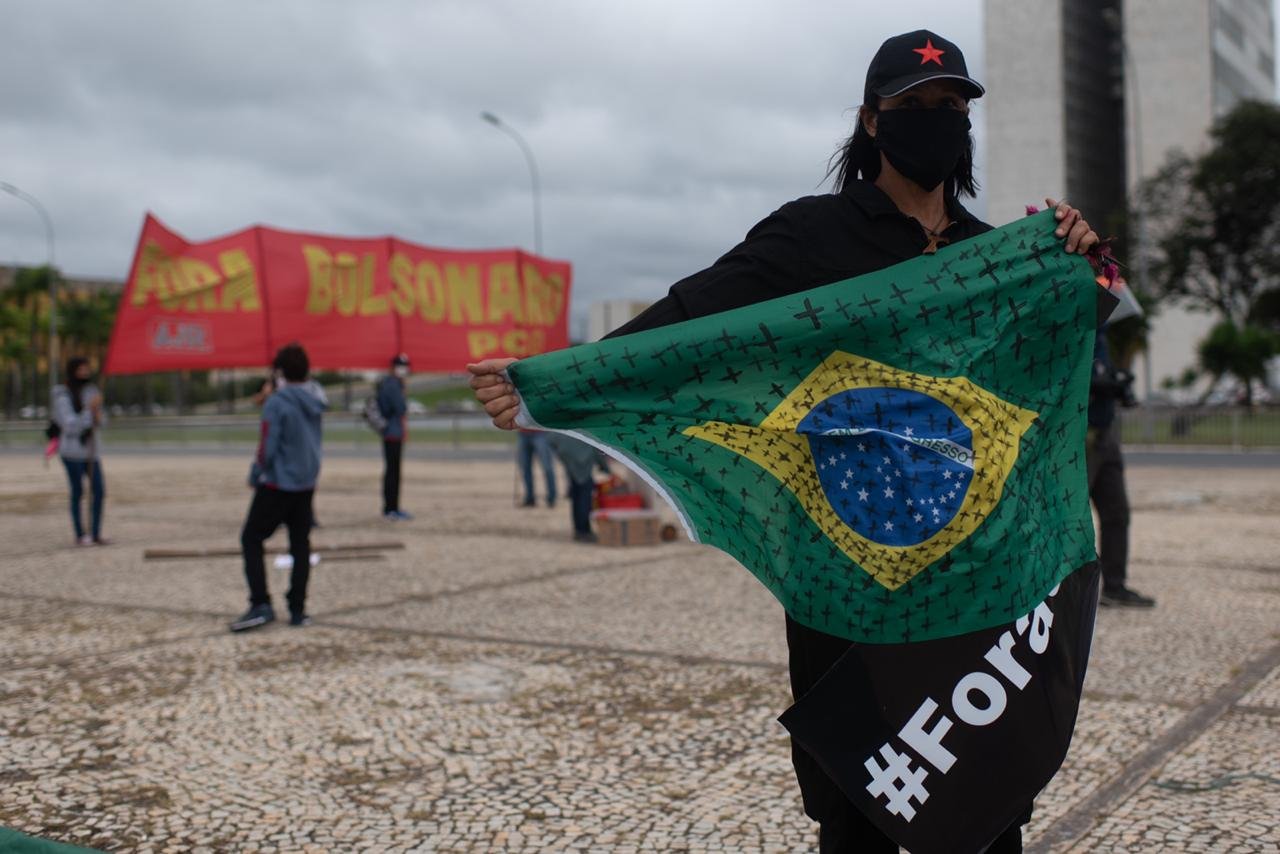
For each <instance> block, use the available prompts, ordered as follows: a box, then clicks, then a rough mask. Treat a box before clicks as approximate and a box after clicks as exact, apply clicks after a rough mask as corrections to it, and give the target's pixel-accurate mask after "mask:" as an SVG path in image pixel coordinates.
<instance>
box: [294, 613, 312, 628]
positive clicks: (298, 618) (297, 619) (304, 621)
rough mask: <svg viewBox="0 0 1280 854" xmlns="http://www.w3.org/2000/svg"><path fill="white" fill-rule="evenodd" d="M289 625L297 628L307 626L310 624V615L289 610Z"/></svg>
mask: <svg viewBox="0 0 1280 854" xmlns="http://www.w3.org/2000/svg"><path fill="white" fill-rule="evenodd" d="M289 625H291V626H293V627H294V628H297V629H301V628H303V627H305V626H309V625H311V615H310V614H304V613H302V612H301V611H290V612H289Z"/></svg>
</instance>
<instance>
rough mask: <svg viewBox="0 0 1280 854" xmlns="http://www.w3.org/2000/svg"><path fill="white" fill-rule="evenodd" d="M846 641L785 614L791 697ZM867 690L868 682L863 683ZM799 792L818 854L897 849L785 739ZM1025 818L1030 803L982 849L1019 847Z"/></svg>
mask: <svg viewBox="0 0 1280 854" xmlns="http://www.w3.org/2000/svg"><path fill="white" fill-rule="evenodd" d="M850 646H852V643H851V642H850V641H847V640H845V639H844V638H838V637H836V636H834V635H829V634H826V633H824V632H820V631H817V630H816V629H811V628H809V627H807V626H802V625H801V624H799V623H797V622H796V621H795V620H792V619H791V618H790V617H787V651H788V663H789V665H790V670H791V696H792V697H794V698H795V699H797V700H799V699H800V698H801V697H803V696H804V695H805V694H806V693H808V691H809V689H810V688H812V687H813V685H814V684H815V683H816V682H817V681H818V680H819V679H821V678H822V676H823V674H825V673H826V672H827V671H828V670H830V669H831V666H832V665H834V664H835V663H836V661H837V660H838V659H839V658H840V656H842V655H844V653H845V651H846V650H848V649H849V647H850ZM868 690H870V687H869V686H868ZM791 764H792V765H793V766H794V767H795V771H796V782H798V783H799V784H800V797H801V799H802V800H803V801H804V811H805V814H806V815H808V816H809V818H811V819H813V820H814V821H816V822H818V850H819V851H820V852H821V854H881V852H883V854H897V852H898V844H897V843H896V842H894V841H893V840H892V839H890V838H889V837H888V836H885V835H884V833H882V832H881V831H880V828H878V827H876V826H875V825H874V824H872V823H871V820H870V819H869V818H867V817H866V816H865V815H864V814H863V812H862V810H860V809H858V808H857V807H856V806H854V804H853V803H852V802H851V801H850V800H849V799H848V798H846V797H845V796H844V792H842V791H840V787H839V786H837V785H836V783H835V781H834V780H832V779H831V778H830V777H828V776H827V772H825V771H823V770H822V767H821V766H820V765H818V763H817V762H816V761H815V760H814V758H813V757H812V756H810V755H809V753H808V751H806V750H805V749H804V748H803V747H801V746H800V745H799V744H797V743H796V742H794V741H792V742H791ZM1030 820H1031V806H1030V804H1028V805H1027V810H1026V812H1025V813H1024V814H1023V815H1022V816H1021V817H1019V818H1018V820H1017V821H1015V822H1014V823H1013V824H1012V825H1010V826H1009V828H1008V829H1006V830H1005V832H1004V833H1002V834H1001V835H1000V836H999V837H998V838H997V839H996V840H995V841H994V842H992V843H991V845H990V846H989V847H988V848H987V852H988V854H1009V852H1018V851H1021V850H1022V827H1021V826H1022V825H1024V824H1026V823H1027V822H1028V821H1030Z"/></svg>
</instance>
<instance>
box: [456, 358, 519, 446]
mask: <svg viewBox="0 0 1280 854" xmlns="http://www.w3.org/2000/svg"><path fill="white" fill-rule="evenodd" d="M515 361H517V360H516V359H485V360H484V361H481V362H476V363H475V364H474V365H467V370H468V371H470V372H471V388H472V390H473V391H474V392H475V393H476V400H478V401H480V403H481V405H482V406H484V411H485V412H486V413H488V415H489V417H490V418H492V419H493V426H494V427H498V428H501V429H503V430H514V429H515V427H516V414H517V413H519V412H520V395H518V394H516V389H515V386H513V385H512V384H511V383H509V382H507V380H506V378H505V377H503V376H502V372H503V371H505V370H506V369H507V367H508V366H509V365H511V364H512V363H513V362H515Z"/></svg>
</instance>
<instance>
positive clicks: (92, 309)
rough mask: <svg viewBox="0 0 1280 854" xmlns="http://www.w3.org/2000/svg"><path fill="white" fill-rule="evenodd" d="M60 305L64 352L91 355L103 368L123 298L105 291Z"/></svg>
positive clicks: (92, 293)
mask: <svg viewBox="0 0 1280 854" xmlns="http://www.w3.org/2000/svg"><path fill="white" fill-rule="evenodd" d="M59 302H60V303H61V304H60V305H59V306H58V333H59V335H60V337H61V340H62V342H63V350H64V351H65V352H66V353H67V354H68V355H73V354H75V355H83V356H88V357H89V358H90V359H91V360H92V361H93V362H94V363H95V364H97V365H98V366H99V367H101V365H102V362H103V360H104V358H105V357H106V350H107V343H108V342H109V341H110V340H111V330H112V327H113V326H114V325H115V318H116V307H117V306H118V305H119V303H120V295H119V294H118V293H112V292H110V291H105V290H103V291H91V292H89V293H87V294H83V295H81V296H79V297H78V298H74V299H69V300H66V301H61V300H60V301H59Z"/></svg>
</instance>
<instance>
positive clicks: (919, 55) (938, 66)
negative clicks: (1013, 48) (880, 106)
mask: <svg viewBox="0 0 1280 854" xmlns="http://www.w3.org/2000/svg"><path fill="white" fill-rule="evenodd" d="M926 80H957V81H959V83H960V86H961V88H962V89H963V90H964V94H965V97H966V98H981V97H982V95H983V93H984V92H986V91H987V90H985V89H983V88H982V84H981V83H979V82H978V81H977V80H974V79H973V78H972V77H970V76H969V69H968V68H966V67H965V64H964V54H963V53H961V52H960V48H958V47H956V46H955V44H953V43H952V42H949V41H947V40H946V39H944V38H943V37H942V36H940V35H938V34H937V33H933V32H930V31H929V30H916V31H915V32H913V33H903V34H902V35H900V36H894V37H893V38H891V39H888V40H886V41H885V43H884V44H882V45H880V49H879V50H878V51H876V55H875V56H874V57H873V58H872V59H871V65H870V66H869V67H868V68H867V85H866V89H865V90H864V91H863V101H862V102H863V103H864V104H866V103H869V102H870V101H871V99H872V96H875V95H879V96H880V97H881V98H891V97H893V96H894V95H898V94H901V93H902V92H905V91H906V90H908V89H910V88H911V87H912V86H918V85H919V84H921V83H924V82H925V81H926Z"/></svg>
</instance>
